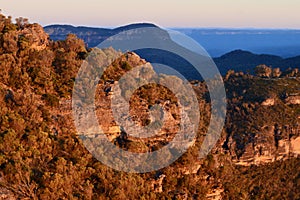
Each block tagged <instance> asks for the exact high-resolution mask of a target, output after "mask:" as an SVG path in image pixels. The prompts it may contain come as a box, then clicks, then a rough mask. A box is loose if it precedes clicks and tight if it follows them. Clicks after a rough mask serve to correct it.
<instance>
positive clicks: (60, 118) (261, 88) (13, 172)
mask: <svg viewBox="0 0 300 200" xmlns="http://www.w3.org/2000/svg"><path fill="white" fill-rule="evenodd" d="M92 50H93V49H87V48H86V45H85V43H84V41H83V40H81V39H78V38H77V36H76V35H73V34H69V35H68V36H67V37H66V38H65V39H64V40H58V41H52V40H50V39H49V36H48V35H47V34H46V33H45V32H44V30H43V28H42V27H41V26H40V25H39V24H30V23H29V22H28V20H27V19H25V18H18V19H16V20H15V21H13V20H12V19H11V17H6V16H3V15H0V68H1V70H0V198H3V199H218V198H219V199H220V198H222V199H300V191H299V190H300V189H299V188H300V160H299V158H297V155H298V154H299V151H298V150H297V148H296V145H297V141H298V140H297V138H298V136H299V135H300V131H299V130H298V122H299V117H300V105H299V104H300V100H299V98H300V95H299V94H300V92H299V84H300V73H299V71H298V69H287V70H285V71H281V70H280V69H279V68H275V69H272V68H271V67H268V66H266V65H263V64H264V63H261V65H259V66H257V67H256V68H255V72H256V75H251V74H247V73H242V72H235V71H233V70H229V71H228V72H227V74H226V76H224V82H225V87H226V93H227V98H228V108H227V110H228V111H227V116H226V123H225V127H224V129H223V132H222V136H221V138H220V140H219V141H218V144H217V145H216V147H215V148H214V149H213V151H212V152H211V153H210V154H209V155H208V156H207V157H206V158H204V159H201V160H199V159H198V156H199V154H198V153H199V147H200V146H201V141H203V137H204V136H205V132H206V131H207V126H208V123H209V116H210V98H209V94H208V91H207V88H206V84H205V82H201V81H197V80H195V81H191V83H192V85H193V89H194V91H195V92H196V93H197V98H198V101H199V109H200V110H199V112H200V113H204V114H203V115H202V116H201V119H200V123H199V130H198V133H197V140H196V143H195V144H194V145H193V146H192V147H191V148H190V149H189V150H188V151H187V152H186V153H185V154H184V155H183V156H182V157H181V158H179V159H178V160H177V161H176V162H174V163H173V164H172V165H170V166H168V167H166V168H164V169H161V170H159V171H156V172H149V173H143V174H135V173H125V172H120V171H116V170H113V169H111V168H109V167H107V166H105V165H104V164H102V163H101V162H99V161H98V160H96V159H95V158H93V156H92V155H91V154H90V153H89V152H88V151H87V150H86V148H85V146H84V145H83V142H82V140H81V139H80V138H79V137H78V135H77V134H76V129H75V125H74V121H73V118H72V111H71V102H70V101H71V99H72V98H71V97H72V90H73V86H74V81H75V77H76V75H77V72H78V70H79V68H80V66H81V65H82V62H83V61H84V60H85V58H86V57H87V56H88V54H89V53H90V52H92ZM103 53H104V54H105V55H109V54H119V52H117V51H115V50H113V49H106V50H104V51H103ZM144 62H145V61H143V60H142V59H141V58H139V57H138V56H132V53H127V54H124V55H122V56H121V57H120V58H119V59H118V60H116V61H114V62H113V64H112V66H110V67H109V68H108V71H107V72H105V73H104V75H103V76H102V77H101V81H99V87H98V90H99V96H100V97H103V98H107V97H106V94H105V85H104V84H105V82H106V81H107V80H111V79H113V80H115V81H117V80H118V78H119V77H120V76H121V75H122V74H124V73H126V72H127V71H129V70H131V69H132V68H134V67H136V66H138V65H139V64H141V63H144ZM158 91H159V92H158ZM298 93H299V94H298ZM101 95H102V96H101ZM157 98H159V99H162V100H161V101H162V102H161V103H163V102H164V101H165V100H166V99H168V100H170V99H171V104H170V105H169V109H170V112H172V116H173V118H174V120H175V122H174V123H176V122H177V121H176V113H177V112H178V111H177V110H176V109H177V108H176V106H175V105H176V98H175V97H174V95H173V94H172V93H171V92H170V91H169V90H168V89H166V88H164V87H161V86H159V85H147V86H145V87H141V88H139V89H138V90H137V91H136V92H135V93H134V95H133V97H132V98H131V104H132V106H131V107H132V110H131V112H132V114H133V115H136V117H137V121H139V122H140V123H141V125H145V124H148V123H149V119H148V118H147V116H148V115H147V111H143V112H139V109H135V108H139V107H140V106H141V105H140V104H141V102H142V103H144V104H143V105H142V106H144V107H145V108H149V106H152V105H153V104H155V100H156V99H157ZM96 99H97V97H96ZM100 99H101V98H100ZM104 110H105V109H104ZM105 114H106V113H103V110H101V109H99V110H98V115H99V118H100V117H101V115H103V116H106V115H105ZM166 130H167V129H166ZM120 140H121V143H122V145H120ZM112 142H115V143H116V144H117V145H119V146H120V148H125V149H127V150H131V151H137V152H139V151H145V149H143V148H142V145H141V144H140V143H137V142H136V141H133V140H131V139H130V138H125V139H124V138H120V137H116V138H114V139H113V140H112ZM146 142H149V141H146ZM285 144H286V146H285ZM162 145H164V143H159V142H156V143H154V144H153V146H150V147H151V149H152V150H153V151H154V150H155V149H156V148H160V147H161V146H162ZM144 146H147V144H146V145H144ZM147 147H149V145H148V146H147ZM287 147H289V149H288V150H287V149H286V148H287ZM151 149H150V150H151ZM263 156H268V158H269V157H270V158H272V159H271V161H268V160H263V162H260V163H256V162H254V161H253V159H254V160H255V159H256V160H259V159H257V158H260V159H262V158H263ZM251 159H252V160H251ZM241 162H244V163H246V164H241Z"/></svg>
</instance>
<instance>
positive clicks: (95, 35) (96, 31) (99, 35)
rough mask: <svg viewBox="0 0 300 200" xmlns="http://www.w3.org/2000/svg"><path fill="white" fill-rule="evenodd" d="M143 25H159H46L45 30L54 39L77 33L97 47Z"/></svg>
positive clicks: (61, 38) (152, 25)
mask: <svg viewBox="0 0 300 200" xmlns="http://www.w3.org/2000/svg"><path fill="white" fill-rule="evenodd" d="M143 27H157V26H156V25H154V24H150V23H138V24H129V25H126V26H121V27H118V28H114V29H108V28H93V27H85V26H78V27H75V26H72V25H49V26H45V27H44V29H45V32H46V33H48V34H49V35H50V38H51V39H52V40H55V41H57V40H64V39H65V38H66V36H67V35H68V34H70V33H72V34H75V35H77V36H78V37H79V38H81V39H83V40H84V42H85V43H86V44H87V46H88V47H95V46H97V45H98V44H99V43H101V42H102V41H104V40H105V39H107V38H108V37H110V36H112V35H115V34H117V33H120V32H122V31H125V30H130V29H135V28H143Z"/></svg>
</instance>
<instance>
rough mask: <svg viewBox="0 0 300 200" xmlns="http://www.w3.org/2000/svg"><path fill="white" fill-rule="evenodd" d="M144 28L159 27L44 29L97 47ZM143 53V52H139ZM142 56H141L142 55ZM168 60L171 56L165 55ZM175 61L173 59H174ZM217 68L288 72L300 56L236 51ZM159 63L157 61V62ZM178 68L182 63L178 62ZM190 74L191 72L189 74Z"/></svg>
mask: <svg viewBox="0 0 300 200" xmlns="http://www.w3.org/2000/svg"><path fill="white" fill-rule="evenodd" d="M144 27H157V26H156V25H154V24H150V23H138V24H130V25H126V26H121V27H118V28H114V29H108V28H92V27H84V26H79V27H74V26H71V25H50V26H46V27H44V29H45V31H46V32H47V33H48V34H49V35H50V38H51V39H52V40H55V41H57V40H64V39H65V38H66V36H67V35H68V34H70V33H73V34H76V35H77V36H78V37H79V38H81V39H83V40H84V42H85V43H86V44H87V46H88V47H95V46H97V45H98V44H99V43H101V42H102V41H104V40H105V39H107V38H108V37H110V36H112V35H115V34H118V33H120V32H122V31H125V30H130V29H135V28H144ZM137 53H141V52H137ZM140 55H141V54H140ZM141 56H142V57H144V58H145V59H146V60H148V61H150V62H153V61H154V60H152V59H154V57H153V55H151V56H149V55H148V54H147V55H146V54H145V55H141ZM164 56H166V58H167V59H168V57H170V56H171V55H164ZM172 59H173V57H172ZM213 60H214V61H215V63H216V65H217V67H218V68H219V70H220V72H221V74H223V75H224V74H226V72H227V71H228V70H230V69H232V70H235V71H242V72H250V73H252V72H253V69H254V68H255V67H256V66H257V65H260V64H265V65H268V66H272V67H273V68H277V67H279V68H280V69H281V70H286V69H287V68H295V67H300V55H299V56H295V57H290V58H283V57H280V56H276V55H271V54H255V53H252V52H250V51H245V50H241V49H239V50H234V51H231V52H229V53H226V54H224V55H222V56H220V57H215V58H213ZM155 61H157V60H155ZM176 63H177V65H178V66H180V64H181V62H180V61H179V60H176ZM186 65H187V64H186V61H182V66H186ZM188 73H189V72H188Z"/></svg>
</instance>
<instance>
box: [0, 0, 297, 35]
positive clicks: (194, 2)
mask: <svg viewBox="0 0 300 200" xmlns="http://www.w3.org/2000/svg"><path fill="white" fill-rule="evenodd" d="M0 8H1V9H2V13H4V14H5V15H11V16H12V17H13V18H15V17H18V16H23V17H27V18H29V20H30V22H38V23H40V24H42V25H47V24H58V23H59V24H73V25H86V26H97V27H115V26H119V25H124V24H129V23H132V22H152V23H155V24H157V25H160V26H163V27H236V28H238V27H254V28H298V29H300V0H285V1H284V0H252V1H250V0H247V1H246V0H207V1H203V0H149V1H146V0H118V1H117V0H105V1H104V0H84V1H82V0H81V1H79V0H72V1H71V0H51V1H47V0H20V1H16V0H9V1H8V0H0Z"/></svg>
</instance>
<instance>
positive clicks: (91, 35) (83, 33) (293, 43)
mask: <svg viewBox="0 0 300 200" xmlns="http://www.w3.org/2000/svg"><path fill="white" fill-rule="evenodd" d="M142 27H155V25H153V24H148V23H140V24H131V25H127V26H122V27H118V28H115V29H107V28H91V27H74V26H70V25H50V26H46V27H44V29H45V31H46V32H47V33H48V34H49V35H50V38H51V39H53V40H63V39H65V37H66V36H67V35H68V34H69V33H74V34H76V35H77V36H78V37H79V38H81V39H83V40H84V41H85V42H86V44H87V46H88V47H94V46H97V45H98V44H99V43H100V42H102V41H103V40H105V39H106V38H108V37H110V36H112V35H115V34H117V33H119V32H122V31H124V30H130V29H134V28H142ZM174 30H177V31H180V32H182V33H184V34H186V35H188V36H190V37H191V38H193V39H194V40H196V41H197V42H198V43H200V44H201V45H202V46H203V47H204V48H205V49H206V51H207V52H208V53H209V54H210V55H211V56H212V57H213V59H214V61H215V63H216V65H217V66H218V68H219V70H220V72H221V73H222V74H225V73H226V72H227V71H228V70H229V69H234V70H236V71H244V72H247V71H250V72H252V71H253V68H254V67H256V66H257V65H259V64H266V65H269V66H272V67H280V68H281V69H282V70H285V69H287V68H289V67H291V68H294V67H300V56H298V55H300V30H263V29H261V30H259V29H243V30H242V29H182V28H181V29H174ZM241 49H242V50H241ZM137 53H138V54H139V55H140V56H141V57H143V58H145V59H146V60H148V61H150V62H157V61H161V60H162V59H161V57H162V56H163V57H164V59H163V60H173V61H171V62H172V63H164V64H169V65H170V64H171V65H173V64H174V65H176V66H175V67H174V68H175V69H177V70H179V71H181V73H183V74H184V75H187V76H188V77H189V78H191V79H195V78H197V77H193V76H192V75H191V74H193V72H192V71H191V70H190V69H191V67H190V66H189V64H188V63H187V62H186V61H180V58H175V57H174V55H171V54H167V53H166V52H161V53H160V58H158V57H157V56H156V55H155V53H154V52H151V51H150V52H149V51H148V52H147V53H145V52H143V51H140V52H137ZM168 57H172V59H167V58H168ZM174 60H175V61H174ZM182 68H183V69H182Z"/></svg>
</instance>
